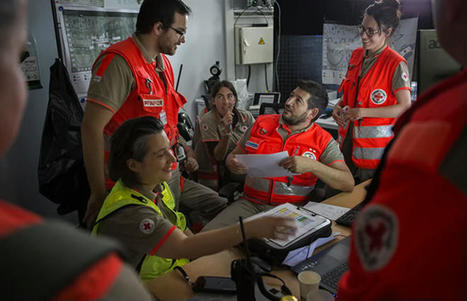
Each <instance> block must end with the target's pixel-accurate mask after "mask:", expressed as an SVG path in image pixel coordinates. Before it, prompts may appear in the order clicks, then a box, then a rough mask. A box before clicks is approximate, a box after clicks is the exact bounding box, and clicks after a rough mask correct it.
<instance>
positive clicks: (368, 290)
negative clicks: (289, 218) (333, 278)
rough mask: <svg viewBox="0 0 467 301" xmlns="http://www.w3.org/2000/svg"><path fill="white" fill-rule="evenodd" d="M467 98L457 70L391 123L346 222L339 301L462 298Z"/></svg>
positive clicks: (466, 79)
mask: <svg viewBox="0 0 467 301" xmlns="http://www.w3.org/2000/svg"><path fill="white" fill-rule="evenodd" d="M466 95H467V71H464V72H462V73H461V74H458V75H456V76H453V77H452V78H450V79H448V80H447V81H445V82H443V83H441V84H439V85H436V86H435V87H433V88H431V89H430V90H428V91H427V92H426V93H425V94H424V95H423V96H422V97H420V98H419V99H418V100H417V101H416V102H415V103H414V105H413V106H412V107H411V108H410V109H409V110H408V111H406V112H405V113H404V114H403V115H402V116H401V117H400V118H399V119H398V121H397V122H396V124H395V125H394V133H395V138H394V143H393V145H392V146H391V148H390V149H389V150H387V159H386V162H385V164H384V166H385V167H384V168H383V169H382V170H381V173H380V174H379V175H377V177H378V176H379V181H378V182H379V184H378V186H377V187H370V189H369V191H375V193H374V195H373V196H370V197H371V201H370V203H369V205H368V206H367V207H366V208H364V209H363V210H362V212H360V213H359V216H358V217H357V219H356V221H355V222H354V224H353V228H352V236H353V243H352V249H351V252H350V255H349V262H348V265H349V271H348V272H347V273H346V274H344V275H343V277H342V278H341V280H340V282H339V291H338V294H337V295H338V300H347V301H350V300H363V301H365V300H466V299H467V294H466V291H465V289H463V287H465V280H466V271H467V263H466V256H465V255H466V247H467V244H466V239H465V237H466V234H465V229H466V228H467V219H466V212H467V195H466V190H465V189H466V186H465V183H466V182H465V176H464V177H463V176H462V175H463V174H465V172H464V173H462V170H465V162H466V161H465V142H466V135H465V134H466V125H467V96H466ZM463 163H464V165H463ZM459 170H461V171H459ZM372 185H373V183H372ZM374 185H376V183H374Z"/></svg>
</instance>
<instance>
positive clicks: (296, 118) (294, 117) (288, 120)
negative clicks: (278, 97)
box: [282, 111, 307, 125]
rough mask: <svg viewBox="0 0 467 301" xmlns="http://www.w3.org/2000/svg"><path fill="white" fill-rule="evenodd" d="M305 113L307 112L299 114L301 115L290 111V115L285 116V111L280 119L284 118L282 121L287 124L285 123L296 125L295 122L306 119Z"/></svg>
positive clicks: (298, 122)
mask: <svg viewBox="0 0 467 301" xmlns="http://www.w3.org/2000/svg"><path fill="white" fill-rule="evenodd" d="M306 115H307V112H305V113H303V114H301V115H298V116H297V115H293V114H292V113H290V116H288V117H287V116H285V111H284V113H282V120H284V122H285V123H286V124H287V125H297V124H300V123H302V122H304V121H306Z"/></svg>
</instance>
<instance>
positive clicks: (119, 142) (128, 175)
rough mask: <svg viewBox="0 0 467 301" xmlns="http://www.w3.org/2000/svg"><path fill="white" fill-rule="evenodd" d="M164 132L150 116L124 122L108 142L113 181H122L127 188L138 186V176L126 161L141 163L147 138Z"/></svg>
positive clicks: (145, 150) (110, 172)
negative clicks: (133, 160) (132, 160)
mask: <svg viewBox="0 0 467 301" xmlns="http://www.w3.org/2000/svg"><path fill="white" fill-rule="evenodd" d="M163 130H164V125H163V124H162V122H161V121H160V120H159V119H157V118H154V117H152V116H145V117H139V118H134V119H129V120H127V121H125V122H124V123H123V124H122V125H121V126H120V127H119V128H118V129H117V130H116V131H115V133H114V134H113V135H112V138H111V140H110V155H109V164H108V170H109V176H110V178H111V179H112V180H113V181H117V180H118V179H120V178H121V179H122V181H123V183H125V185H127V186H130V187H131V186H135V185H137V184H139V179H138V176H137V175H136V174H135V173H134V172H133V171H132V170H130V169H129V168H128V165H127V161H128V159H135V160H137V161H142V160H143V158H144V156H145V155H146V152H147V142H148V139H149V136H151V135H154V134H158V133H161V132H162V131H163Z"/></svg>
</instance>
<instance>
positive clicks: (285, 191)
mask: <svg viewBox="0 0 467 301" xmlns="http://www.w3.org/2000/svg"><path fill="white" fill-rule="evenodd" d="M314 188H315V186H314V185H313V186H301V185H290V186H287V183H284V182H276V184H275V185H274V194H279V195H295V196H307V195H309V194H310V193H311V192H312V191H313V189H314Z"/></svg>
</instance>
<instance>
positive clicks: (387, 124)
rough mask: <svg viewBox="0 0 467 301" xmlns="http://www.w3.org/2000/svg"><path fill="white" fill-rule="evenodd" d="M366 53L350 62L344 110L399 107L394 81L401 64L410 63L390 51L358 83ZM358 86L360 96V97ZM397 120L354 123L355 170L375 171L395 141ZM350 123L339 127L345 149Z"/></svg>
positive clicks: (344, 86)
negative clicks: (390, 144)
mask: <svg viewBox="0 0 467 301" xmlns="http://www.w3.org/2000/svg"><path fill="white" fill-rule="evenodd" d="M364 54H365V50H364V49H363V48H357V49H355V50H354V51H353V53H352V56H351V58H350V60H349V67H348V69H347V74H346V76H345V78H344V80H343V81H342V83H341V86H340V87H339V91H343V92H344V97H343V102H342V107H344V106H349V107H350V108H380V107H384V106H393V105H395V104H397V99H396V96H395V95H394V93H393V91H392V79H393V75H394V72H395V70H396V68H397V67H398V66H399V64H400V63H401V62H405V63H407V62H406V61H405V60H404V58H403V57H402V56H400V55H399V54H398V53H397V52H395V51H394V50H392V49H391V48H389V47H386V49H384V50H383V51H382V52H381V54H379V57H378V58H377V60H376V62H375V63H374V64H373V66H372V67H371V68H370V70H369V71H368V72H367V73H366V74H365V75H364V76H363V77H362V78H361V79H360V81H358V77H359V75H360V72H361V69H362V63H363V56H364ZM357 85H358V95H357V97H355V94H356V93H357ZM395 120H396V118H373V117H365V118H363V119H360V120H355V121H353V133H352V142H353V148H352V160H353V162H354V164H355V166H357V167H359V168H364V169H375V168H376V167H377V166H378V163H379V160H380V158H381V156H382V154H383V152H384V148H385V147H386V145H387V144H388V143H389V141H391V139H392V137H393V133H392V125H393V124H394V122H395ZM348 128H349V123H347V125H346V126H345V127H344V128H343V127H339V129H338V133H339V138H338V141H339V144H340V146H341V148H342V146H343V142H344V139H345V136H346V135H347V130H348Z"/></svg>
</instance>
